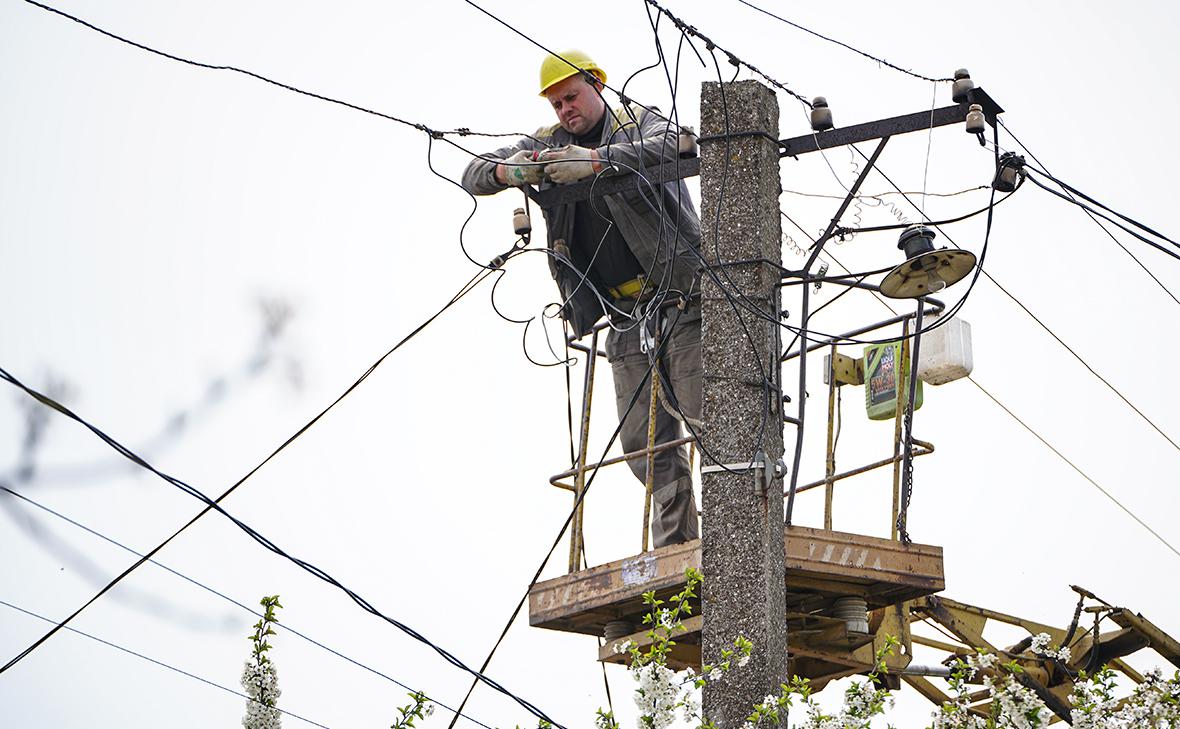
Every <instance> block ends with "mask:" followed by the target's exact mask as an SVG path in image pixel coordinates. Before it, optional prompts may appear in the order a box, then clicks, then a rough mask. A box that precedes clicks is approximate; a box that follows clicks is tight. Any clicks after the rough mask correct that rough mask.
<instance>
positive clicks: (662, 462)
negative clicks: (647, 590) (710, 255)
mask: <svg viewBox="0 0 1180 729" xmlns="http://www.w3.org/2000/svg"><path fill="white" fill-rule="evenodd" d="M665 311H666V314H665V316H666V318H667V319H668V320H673V321H675V324H674V325H669V326H671V330H670V331H668V328H667V327H665V333H664V334H663V335H661V336H662V337H663V338H665V339H667V340H668V341H667V344H666V345H665V346H664V348H663V352H662V355H661V357H660V383H661V386H662V388H663V391H664V394H665V397H661V398H660V404H659V405H658V406H657V407H656V428H655V436H656V438H655V442H656V444H657V445H658V444H660V443H667V442H668V441H672V440H676V439H677V438H681V437H683V435H684V433H683V431H682V429H681V424H680V420H679V418H680V413H683V415H684V417H687V418H688V419H689V421H690V423H692V425H693V429H694V430H699V423H700V418H701V319H700V308H699V306H690V307H689V310H688V311H686V312H683V313H680V312H678V311H677V310H676V309H675V308H673V309H667V310H665ZM678 313H679V314H680V318H679V319H677V314H678ZM640 329H641V326H640V325H636V326H632V327H631V328H630V329H628V330H626V331H621V332H620V331H616V330H614V329H611V330H610V333H609V334H608V335H607V338H606V353H607V358H608V359H609V360H610V364H611V372H612V374H613V375H614V381H615V403H616V405H617V406H618V411H619V417H620V418H623V427H622V430H621V431H620V433H619V437H620V441H621V442H622V446H623V450H624V452H627V453H630V452H632V451H638V450H643V449H645V448H647V416H648V411H649V409H650V407H651V381H650V379H648V370H649V369H650V368H651V361H650V360H649V358H648V353H646V352H643V351H642V348H641V347H640V334H641V332H640ZM636 390H638V391H639V395H638V397H636V396H635V392H636ZM633 397H634V398H635V399H634V405H633V406H632V407H631V410H630V412H629V413H627V415H626V417H624V415H623V414H624V413H626V412H627V406H628V405H630V404H631V402H632V398H633ZM677 406H678V407H679V410H680V413H677V412H676V407H677ZM628 465H630V466H631V472H632V473H634V474H635V477H636V478H638V479H639V480H640V482H641V483H646V481H647V458H636V459H633V460H631V461H628ZM654 466H655V478H654V479H653V484H652V538H653V542H654V543H655V546H656V547H663V546H665V545H668V544H680V543H681V542H687V541H689V540H692V539H698V538H699V537H700V535H701V530H700V525H699V523H698V521H697V504H696V498H695V497H694V496H693V493H692V474H691V472H690V471H689V466H688V448H687V446H680V447H678V448H675V449H670V450H666V451H663V452H661V453H659V454H657V455H656V458H655V464H654Z"/></svg>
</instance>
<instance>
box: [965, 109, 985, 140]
mask: <svg viewBox="0 0 1180 729" xmlns="http://www.w3.org/2000/svg"><path fill="white" fill-rule="evenodd" d="M983 131H984V125H983V107H982V106H980V105H979V104H972V105H971V109H970V110H968V112H967V133H968V134H983Z"/></svg>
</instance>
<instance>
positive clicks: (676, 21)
mask: <svg viewBox="0 0 1180 729" xmlns="http://www.w3.org/2000/svg"><path fill="white" fill-rule="evenodd" d="M467 2H470V0H467ZM644 2H646V3H647V4H648V5H650V6H652V7H653V8H655V9H656V10H658V11H659V12H661V13H663V14H664V15H666V16H668V19H669V20H671V21H672V24H673V25H675V26H676V28H677V29H678V30H680V31H681V32H684V33H687V34H688V35H691V36H693V37H695V38H700V39H701V40H702V41H704V42H705V48H707V49H708V50H710V51H712V50H713V49H714V48H716V49H718V50H719V51H721V52H722V53H724V54H725V56H726V59H727V60H728V61H729V63H730V64H731V65H733V66H734V67H738V66H745V67H746V68H747V69H749V70H750V71H751V72H752V73H755V74H757V75H758V76H761V77H762V78H763V79H764V80H765V81H766V82H767V83H769V84H770V85H771V86H774V87H775V88H777V89H779V90H780V91H783V92H785V93H787V94H788V95H790V96H792V97H794V98H795V99H798V100H799V101H800V102H802V103H804V104H806V105H807V106H808V107H810V106H811V102H810V101H808V100H807V98H806V97H804V96H803V95H801V94H799V93H797V92H795V91H793V90H791V89H790V88H788V87H787V85H786V84H784V83H783V82H781V81H779V80H778V79H776V78H774V77H772V76H770V75H769V74H767V73H766V72H765V71H763V70H762V69H760V68H758V67H757V66H754V65H753V64H751V63H748V62H746V61H743V60H742V59H740V58H738V57H737V56H736V55H735V54H734V53H732V52H731V51H728V50H726V49H725V48H722V47H721V46H719V45H718V44H717V43H716V42H714V41H713V40H711V39H710V38H708V37H707V36H705V35H704V34H702V33H701V32H700V31H699V30H697V29H696V27H695V26H692V25H689V24H688V23H686V22H684V21H683V20H681V19H680V18H678V17H676V16H675V15H673V14H672V11H670V10H668V9H667V8H665V7H664V6H662V5H660V4H659V3H658V2H656V0H644ZM735 78H736V76H735ZM721 80H722V79H720V78H719V79H718V81H721Z"/></svg>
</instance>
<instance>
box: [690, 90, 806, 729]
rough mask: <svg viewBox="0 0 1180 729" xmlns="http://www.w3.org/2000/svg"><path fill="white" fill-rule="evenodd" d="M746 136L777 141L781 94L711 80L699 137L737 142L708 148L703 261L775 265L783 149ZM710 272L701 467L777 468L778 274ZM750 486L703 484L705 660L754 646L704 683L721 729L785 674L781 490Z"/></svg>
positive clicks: (726, 478) (730, 476)
mask: <svg viewBox="0 0 1180 729" xmlns="http://www.w3.org/2000/svg"><path fill="white" fill-rule="evenodd" d="M723 94H724V104H723V103H722V102H723V99H722V96H723ZM740 132H763V133H765V134H767V135H769V137H771V138H774V139H777V138H778V136H779V130H778V103H777V100H776V99H775V96H774V94H773V93H771V91H770V90H769V89H767V88H766V87H764V86H762V85H761V84H760V83H758V82H755V81H739V82H737V83H732V84H718V83H706V84H705V85H704V89H703V90H702V95H701V135H702V136H711V135H720V134H727V133H728V134H730V135H731V136H730V138H729V139H728V140H714V141H705V142H702V143H701V208H702V215H701V221H702V229H703V233H704V235H703V241H702V245H703V247H704V254H705V257H706V259H708V260H709V261H710V262H711V263H717V262H718V261H721V262H726V261H740V260H748V259H769V260H771V261H774V262H776V263H778V262H781V260H782V258H781V254H782V251H781V242H780V237H779V236H780V226H779V212H778V197H779V193H780V192H781V190H780V185H779V158H778V147H777V145H776V144H775V143H774V142H773V141H772V140H771V139H768V138H766V137H762V136H757V135H745V136H732V135H733V134H735V133H740ZM719 209H720V224H719V225H718V224H717V220H718V217H717V215H718V210H719ZM714 271H716V272H717V275H718V278H719V279H720V281H714V280H712V279H711V277H710V276H709V275H708V273H706V275H705V278H704V282H703V283H702V287H701V291H702V298H703V303H702V312H703V314H702V340H701V356H702V362H703V365H704V393H703V396H704V401H703V418H704V428H703V431H702V439H703V448H702V452H703V453H707V454H708V455H703V456H702V463H704V464H708V463H710V462H711V461H710V460H709V456H712V457H713V458H715V459H717V461H720V462H721V463H738V462H743V461H744V462H748V461H749V460H750V459H751V457H752V456H753V455H754V453H755V452H757V451H759V450H762V451H764V452H765V453H767V454H768V456H769V457H770V459H771V460H772V461H773V460H777V459H778V458H779V457H780V456H781V455H782V451H783V429H782V414H781V410H780V408H779V407H778V406H777V400H776V399H777V398H778V397H779V394H778V378H779V375H778V359H777V358H778V352H779V350H780V348H781V344H780V334H779V332H780V329H779V327H778V326H777V321H778V313H779V307H780V303H779V288H778V283H779V278H780V276H779V271H778V269H776V268H774V267H773V266H770V265H766V264H763V263H748V264H741V265H735V266H727V267H725V268H724V269H716V268H715V269H714ZM758 312H760V313H761V314H763V315H764V316H767V317H769V318H770V319H771V321H767V320H766V319H764V318H762V317H761V316H759V313H758ZM767 380H769V381H770V384H769V385H767V384H766V381H767ZM768 386H769V387H771V388H773V389H772V390H771V391H770V392H769V393H768V392H767V391H766V390H767V387H768ZM754 484H755V476H754V474H753V473H752V472H749V471H745V472H740V473H726V472H719V473H707V474H705V475H704V477H703V498H702V502H703V504H702V505H703V515H702V519H701V526H702V536H701V560H702V567H703V571H704V573H705V584H704V588H703V598H704V608H703V614H704V633H703V649H704V655H703V660H704V661H705V662H706V663H708V662H717V661H718V660H719V658H720V654H721V651H722V650H723V649H728V648H732V647H733V641H734V639H735V638H736V637H737V636H739V635H741V636H745V637H746V638H748V639H750V640H751V641H753V643H754V653H753V656H752V658H751V660H750V662H749V664H748V665H746V666H744V667H742V668H734V669H733V670H732V671H731V672H730V673H729V674H728V675H727V676H725V678H723V679H721V680H720V681H719V682H716V683H713V682H711V683H709V684H708V685H706V687H705V692H704V709H705V716H707V717H709V718H711V719H712V720H713V721H715V722H716V723H717V725H718V726H719V727H721V728H722V729H738V727H740V726H741V725H742V723H743V722H744V721H745V718H746V716H748V715H749V713H750V710H751V707H752V706H753V705H754V704H756V703H758V702H760V701H761V700H762V699H763V697H765V696H766V695H767V694H772V693H773V694H777V693H778V691H779V684H780V683H782V682H784V681H785V680H786V675H787V645H786V641H787V634H786V620H785V613H786V604H785V600H784V574H783V571H784V566H783V560H784V548H783V495H782V493H783V492H782V482H781V481H776V482H774V483H773V484H772V485H771V486H770V488H768V489H765V491H764V492H763V493H758V492H757V491H756V490H755V487H754Z"/></svg>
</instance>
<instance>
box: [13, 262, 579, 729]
mask: <svg viewBox="0 0 1180 729" xmlns="http://www.w3.org/2000/svg"><path fill="white" fill-rule="evenodd" d="M490 273H491V272H489V271H481V272H479V273H477V274H476V275H475V276H474V277H472V279H471V280H470V281H468V282H467V283H466V284H464V286H463V287H462V288H461V289H460V290H459V292H458V293H456V294H455V296H454V297H452V298H451V300H450V301H449V302H448V303H447V304H446V305H445V306H443V307H442V308H441V309H439V310H438V312H436V313H435V314H434V315H433V316H432V317H430V318H429V319H427V320H426V321H425V322H423V323H422V324H421V325H420V326H419V327H418V328H417V329H415V330H414V331H413V332H411V333H410V334H409V335H407V336H406V337H404V338H403V339H402V340H401V341H400V342H398V344H396V345H395V346H394V347H393V348H392V349H390V350H389V351H388V352H386V353H385V354H384V355H382V356H381V357H380V358H379V359H378V360H377V361H376V362H374V363H373V365H371V366H370V367H369V369H368V370H366V371H365V373H364V374H362V375H361V377H360V378H359V379H358V380H357V381H356V382H354V383H353V384H352V385H351V386H350V387H349V388H348V389H347V390H345V392H344V393H343V394H341V395H340V396H339V397H338V398H337V399H336V400H335V401H333V402H332V404H331V405H329V406H328V407H327V408H325V409H324V410H323V411H321V412H320V413H319V414H318V415H316V416H315V417H314V418H312V420H310V421H309V422H308V423H307V424H306V425H304V426H303V427H302V428H301V429H300V430H299V431H297V432H296V433H295V435H293V436H291V437H290V438H289V439H287V441H285V442H284V443H283V444H282V445H281V446H279V448H278V449H276V450H275V451H274V452H272V453H271V454H270V455H269V456H267V458H266V459H264V460H263V461H262V463H260V464H258V466H255V467H254V469H253V470H251V471H250V472H249V473H248V474H246V476H243V477H242V478H241V479H240V480H239V481H238V482H237V483H235V484H234V485H233V486H231V487H230V488H229V489H228V490H226V491H225V492H224V493H223V494H221V496H219V497H218V498H217V499H210V498H209V497H208V496H206V495H205V494H204V493H202V492H201V491H199V490H198V489H196V488H194V487H192V486H190V485H189V484H187V483H185V482H183V481H181V480H180V479H177V478H175V477H173V476H170V475H168V474H166V473H163V472H161V471H159V470H158V469H156V468H155V467H154V466H152V465H151V464H150V463H148V462H147V461H145V460H143V459H142V458H140V457H139V456H138V455H136V454H135V453H133V452H132V451H130V450H129V449H127V448H126V447H125V446H123V445H122V444H121V443H119V442H118V441H116V440H115V439H113V438H111V437H110V436H108V435H107V434H106V433H104V432H102V431H101V430H100V429H99V428H97V427H96V426H94V425H93V424H91V423H90V422H88V421H86V420H84V419H83V418H81V417H80V416H78V415H77V414H76V413H74V412H73V411H71V410H70V409H69V408H67V407H65V406H64V405H62V404H61V403H58V402H56V401H55V400H53V399H52V398H49V397H48V396H46V395H44V394H42V393H39V392H37V391H35V390H33V389H32V388H30V387H28V386H27V385H25V384H24V383H22V382H20V381H19V380H17V379H16V378H15V377H13V376H12V375H11V374H10V373H8V372H7V371H6V370H4V369H3V368H0V379H4V380H6V381H8V382H9V383H10V384H12V385H14V386H16V387H18V388H19V389H21V390H24V391H25V392H26V393H27V394H28V395H30V396H31V397H33V398H35V399H37V400H38V401H40V402H41V403H43V404H45V405H46V406H48V407H51V408H53V409H54V410H56V411H57V412H59V413H61V414H62V415H65V416H66V417H68V418H70V419H72V420H74V421H76V422H78V423H79V424H81V425H82V426H83V427H85V428H86V429H88V430H90V431H91V432H92V433H94V434H95V435H96V436H98V437H99V438H100V439H101V440H102V441H103V442H105V443H106V444H107V445H109V446H110V447H111V448H113V449H115V451H117V452H118V453H119V454H120V455H122V456H124V457H125V458H127V459H128V460H130V461H132V462H133V463H135V464H136V465H138V466H140V467H142V468H144V469H146V470H148V471H151V472H152V473H153V474H155V475H156V476H158V477H159V478H161V479H163V480H164V481H166V482H168V483H169V484H171V485H173V486H176V487H177V488H179V489H181V490H182V491H184V492H185V493H187V494H189V495H190V496H193V497H194V498H196V499H199V500H201V501H202V502H204V503H205V504H206V507H205V508H204V509H203V510H202V511H201V512H200V513H199V514H197V516H195V517H193V518H192V519H191V520H190V521H189V522H188V523H187V524H185V525H184V526H183V527H181V528H180V529H179V530H177V531H176V532H175V533H174V534H173V535H172V536H170V537H168V539H166V540H164V541H163V542H161V543H160V544H159V545H157V546H156V547H155V548H154V549H153V550H151V551H150V552H148V553H147V554H146V555H144V556H143V557H141V558H140V559H139V560H138V561H137V562H135V563H134V564H132V565H131V566H130V567H128V568H127V569H126V570H124V571H123V572H122V573H121V574H120V575H118V576H117V577H116V578H115V579H114V580H112V581H111V582H110V583H108V584H107V585H106V586H105V587H104V588H102V590H100V591H99V592H98V593H97V594H95V595H94V597H92V598H90V600H89V601H87V602H86V603H85V604H84V605H82V606H81V607H79V608H78V609H77V610H75V611H74V612H73V613H72V614H71V615H70V616H69V617H67V618H66V619H65V620H63V621H62V622H60V623H58V624H57V625H55V626H54V628H53V629H52V630H50V631H49V632H48V633H46V634H45V635H43V636H42V637H41V638H40V639H38V640H37V641H36V642H34V643H33V644H32V645H30V646H29V647H28V648H26V649H25V650H23V651H22V652H21V653H19V654H18V655H17V656H15V657H14V658H12V659H11V660H10V661H9V662H8V663H6V664H5V665H4V666H2V667H0V673H3V672H4V671H7V670H8V669H9V668H11V667H12V666H14V665H16V664H17V663H19V662H20V661H21V660H23V659H24V658H25V657H26V656H28V655H29V654H30V653H32V652H33V651H34V650H36V649H37V647H38V646H40V645H41V644H42V643H44V642H45V641H46V640H48V639H49V638H50V637H52V636H53V635H54V634H55V633H56V632H57V631H58V630H60V629H61V628H63V627H65V626H66V624H67V623H68V622H69V621H70V620H72V619H73V618H74V617H76V616H77V615H78V614H79V613H81V612H82V610H84V609H85V608H86V607H88V606H89V605H91V604H92V603H94V602H95V601H96V600H98V599H99V598H100V597H102V595H104V594H105V593H106V592H107V591H109V590H110V589H111V588H113V587H114V586H115V585H116V584H118V583H119V582H120V581H121V580H122V579H123V578H125V577H126V576H127V575H129V574H131V572H132V571H134V570H135V569H136V568H138V567H139V566H140V565H142V564H143V563H144V562H146V561H147V560H148V559H149V558H151V557H153V556H155V554H156V553H157V552H159V551H160V550H161V549H163V548H164V546H166V545H167V544H168V543H169V542H170V541H171V540H172V539H175V538H176V536H178V535H179V534H180V533H181V532H182V531H184V530H185V529H186V528H188V526H190V525H192V524H193V523H195V522H196V521H197V520H198V519H200V518H201V517H202V516H204V515H205V514H206V513H208V512H209V511H210V510H216V511H217V512H218V513H220V514H221V515H222V516H224V517H226V518H227V519H229V520H230V521H231V522H233V524H234V525H235V526H237V527H238V528H239V529H241V530H242V531H244V532H245V533H246V534H247V535H248V536H250V537H251V538H252V539H254V540H255V541H257V542H258V543H259V544H261V545H262V546H264V547H265V548H267V549H268V550H270V551H271V552H274V553H275V554H277V555H279V556H281V557H284V558H286V559H288V560H289V561H291V562H292V563H294V564H295V565H296V566H298V567H300V568H301V569H303V570H304V571H306V572H308V573H309V574H311V575H313V576H315V577H317V578H318V579H320V580H322V581H324V582H327V583H328V584H330V585H333V586H335V587H337V588H338V589H340V590H341V591H342V592H344V593H345V594H347V595H348V596H349V597H350V598H351V599H352V600H353V602H355V603H356V604H357V605H358V606H360V607H361V608H362V609H363V610H365V611H366V612H369V613H370V614H372V615H374V616H376V617H379V618H381V619H382V620H385V621H386V622H387V623H389V624H390V625H393V626H394V627H395V628H397V629H398V630H401V631H402V632H404V633H406V634H407V635H409V636H410V637H412V638H414V639H415V640H417V641H419V642H421V643H423V644H425V645H427V646H428V647H430V648H431V649H433V650H434V651H435V652H436V653H438V654H439V655H440V656H441V657H442V658H443V659H444V660H446V661H447V662H448V663H450V664H451V665H453V666H455V667H456V668H459V669H461V670H463V671H466V672H467V673H470V674H471V675H472V676H474V677H475V678H476V679H477V680H479V681H481V682H483V683H485V684H487V685H488V686H490V687H491V688H493V689H495V690H496V691H499V692H500V693H502V694H504V695H505V696H508V697H509V698H511V699H513V700H514V701H516V702H517V703H518V704H519V705H520V706H521V707H523V708H524V709H525V710H527V711H528V712H529V713H531V714H533V715H534V716H536V717H537V718H538V719H542V720H544V721H547V722H549V723H551V724H553V725H554V726H556V727H561V726H562V725H560V724H558V723H556V722H554V721H553V720H552V719H551V718H550V717H548V716H547V715H546V714H545V713H544V712H543V711H541V710H540V709H539V708H537V707H536V706H534V705H533V704H532V703H530V702H528V701H527V700H525V699H523V698H521V697H520V696H517V695H516V694H514V693H512V692H511V691H509V690H508V689H506V688H505V687H503V686H502V685H500V684H499V683H497V682H496V681H494V680H492V679H491V678H489V677H487V676H486V675H484V674H482V673H481V672H478V671H475V670H473V669H471V668H470V667H469V666H467V665H466V664H465V663H463V662H462V661H461V660H459V659H458V658H457V657H455V656H454V655H453V654H452V653H450V652H449V651H447V650H446V649H444V648H442V647H441V646H439V645H437V644H435V643H433V642H432V641H430V640H429V639H427V638H426V637H425V636H423V635H422V634H421V633H418V632H417V631H415V630H414V629H412V628H410V627H409V626H408V625H405V624H404V623H401V622H399V621H397V620H395V619H394V618H391V617H389V616H388V615H385V614H384V613H382V612H381V611H379V610H377V608H375V607H374V606H373V605H372V604H370V603H369V602H368V601H366V600H365V599H364V598H363V597H361V596H360V595H359V594H358V593H356V592H354V591H353V590H351V589H349V588H348V587H346V586H345V585H343V584H342V583H340V582H339V581H338V580H336V579H335V578H334V577H332V576H331V575H330V574H328V573H327V572H325V571H324V570H322V569H320V568H318V567H316V566H314V565H312V564H310V563H309V562H306V561H304V560H301V559H298V558H295V557H293V556H291V555H290V554H288V553H286V552H285V551H283V550H282V549H281V548H280V547H279V546H278V545H276V544H275V543H274V542H272V541H270V540H269V539H267V538H266V537H265V536H263V535H262V534H261V533H259V532H258V531H257V530H255V529H253V528H251V527H250V526H249V525H247V524H245V523H244V522H242V521H241V520H239V519H237V518H236V517H234V516H233V515H231V514H230V513H228V512H227V511H225V509H223V508H222V507H221V506H220V504H219V502H220V501H221V500H223V499H224V498H225V497H227V496H228V495H229V494H230V493H232V492H233V491H234V490H235V489H236V488H237V487H238V486H240V485H241V484H242V483H244V482H245V480H246V479H248V478H249V477H250V476H251V475H253V474H254V473H255V472H257V471H258V469H260V468H261V467H262V466H263V465H264V464H266V463H267V462H268V461H269V460H270V459H271V458H273V457H274V456H275V455H277V454H278V453H279V452H280V451H282V450H283V449H284V448H286V447H287V446H288V445H289V444H290V443H292V442H293V441H294V440H295V439H296V438H298V437H299V436H300V435H302V434H303V433H304V432H306V431H307V430H308V429H309V428H310V427H311V426H312V425H313V424H315V423H316V422H317V421H318V420H319V419H320V418H322V417H323V416H324V415H325V414H326V413H327V412H328V411H329V410H331V409H332V408H333V407H335V406H336V404H337V403H339V402H340V401H341V400H343V399H344V398H345V397H346V396H347V395H348V394H349V393H351V392H352V391H353V390H354V389H356V388H357V387H358V386H359V385H360V384H361V382H363V381H364V380H365V379H367V378H368V376H369V375H370V374H372V372H373V371H375V370H376V369H377V367H378V366H380V364H381V363H382V362H383V361H384V360H385V359H386V358H387V357H389V356H390V355H391V354H393V352H394V351H396V350H397V349H398V348H400V347H401V346H402V345H403V344H405V343H406V342H408V341H409V340H410V339H412V338H413V337H414V336H415V335H416V334H418V333H419V332H421V331H422V330H423V329H425V328H426V327H427V326H428V325H429V324H430V323H431V322H433V321H434V320H435V319H436V318H438V317H439V316H440V315H441V314H442V313H443V312H444V311H446V310H447V309H448V308H450V307H451V306H452V305H453V304H454V303H455V302H457V301H458V300H459V299H461V298H462V297H463V296H465V295H466V294H467V293H469V292H470V291H471V290H472V289H473V288H474V287H475V286H476V285H478V284H479V282H481V281H482V280H484V279H485V278H487V277H488V276H489V275H490Z"/></svg>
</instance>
